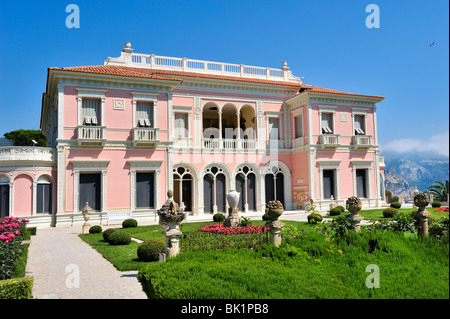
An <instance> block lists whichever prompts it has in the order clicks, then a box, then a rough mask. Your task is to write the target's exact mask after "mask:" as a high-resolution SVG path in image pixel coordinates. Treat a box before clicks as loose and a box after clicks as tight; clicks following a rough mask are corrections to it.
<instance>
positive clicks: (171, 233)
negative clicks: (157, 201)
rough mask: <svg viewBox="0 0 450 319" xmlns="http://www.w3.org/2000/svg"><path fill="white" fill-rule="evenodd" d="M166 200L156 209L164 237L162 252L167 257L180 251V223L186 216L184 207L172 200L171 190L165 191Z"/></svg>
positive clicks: (173, 255)
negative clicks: (164, 245)
mask: <svg viewBox="0 0 450 319" xmlns="http://www.w3.org/2000/svg"><path fill="white" fill-rule="evenodd" d="M167 197H168V199H167V201H166V202H165V203H164V205H162V207H161V208H160V209H158V211H157V213H158V215H159V224H160V225H162V226H163V231H162V234H163V236H164V237H165V238H166V247H165V248H164V252H165V254H166V257H167V258H171V257H175V256H176V255H178V253H179V252H180V247H179V241H180V239H179V238H180V236H181V234H182V232H181V231H180V228H179V226H180V224H181V222H182V221H183V220H184V219H185V218H186V213H185V212H184V208H180V207H179V205H178V204H177V203H176V202H175V201H174V200H173V192H172V191H171V190H169V191H168V192H167Z"/></svg>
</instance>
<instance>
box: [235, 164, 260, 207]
mask: <svg viewBox="0 0 450 319" xmlns="http://www.w3.org/2000/svg"><path fill="white" fill-rule="evenodd" d="M236 191H238V192H239V193H240V197H239V204H238V209H239V211H242V212H244V211H246V210H247V211H254V210H256V175H255V172H254V170H253V168H251V167H248V166H243V167H240V168H239V169H238V171H237V174H236ZM245 208H247V209H245Z"/></svg>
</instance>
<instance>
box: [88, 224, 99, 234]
mask: <svg viewBox="0 0 450 319" xmlns="http://www.w3.org/2000/svg"><path fill="white" fill-rule="evenodd" d="M101 232H102V226H99V225H94V226H92V227H91V228H89V234H98V233H101Z"/></svg>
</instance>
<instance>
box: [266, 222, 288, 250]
mask: <svg viewBox="0 0 450 319" xmlns="http://www.w3.org/2000/svg"><path fill="white" fill-rule="evenodd" d="M266 226H269V244H271V245H275V246H276V247H279V246H280V245H281V228H283V227H284V226H286V224H285V223H283V222H280V221H279V220H274V221H271V222H269V223H268V224H267V225H266Z"/></svg>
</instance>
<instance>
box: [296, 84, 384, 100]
mask: <svg viewBox="0 0 450 319" xmlns="http://www.w3.org/2000/svg"><path fill="white" fill-rule="evenodd" d="M304 92H317V93H327V94H343V95H352V96H361V97H373V98H380V99H384V96H380V95H366V94H355V93H348V92H343V91H337V90H331V89H326V88H322V87H319V86H313V85H307V84H302V86H301V88H300V91H299V93H297V94H296V95H295V96H297V95H299V94H302V93H304ZM291 98H293V96H292V97H290V98H288V99H287V100H289V99H291Z"/></svg>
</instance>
